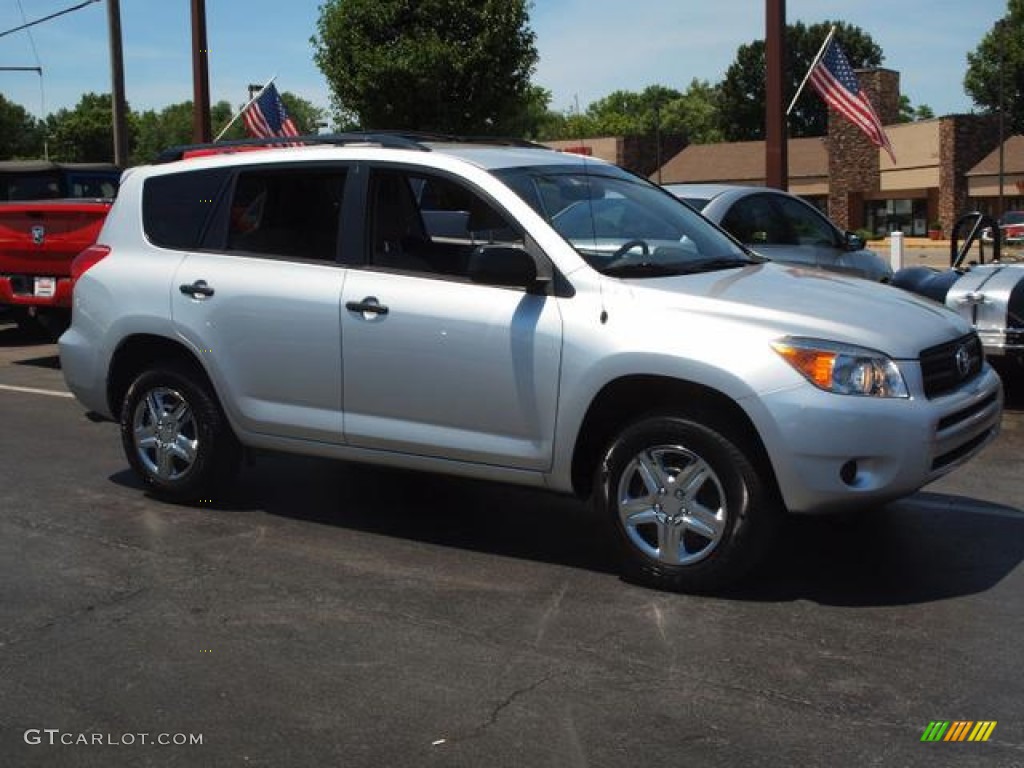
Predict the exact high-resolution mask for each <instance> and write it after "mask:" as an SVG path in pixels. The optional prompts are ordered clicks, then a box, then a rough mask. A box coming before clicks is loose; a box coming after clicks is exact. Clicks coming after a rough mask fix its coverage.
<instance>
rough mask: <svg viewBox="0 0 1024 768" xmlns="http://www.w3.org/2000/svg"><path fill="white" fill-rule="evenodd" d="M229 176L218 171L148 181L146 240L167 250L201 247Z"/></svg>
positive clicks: (144, 201)
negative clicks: (206, 228) (209, 221)
mask: <svg viewBox="0 0 1024 768" xmlns="http://www.w3.org/2000/svg"><path fill="white" fill-rule="evenodd" d="M227 177H228V171H227V169H217V170H209V171H188V172H185V173H175V174H171V175H169V176H155V177H153V178H151V179H147V180H146V183H145V186H144V187H143V189H142V225H143V227H144V228H145V231H146V237H148V238H149V240H150V242H152V243H153V244H154V245H159V246H161V247H163V248H175V249H179V250H190V249H194V248H198V247H199V240H200V237H201V236H202V234H203V229H205V227H206V222H207V221H208V220H209V218H210V214H211V212H212V211H213V206H214V203H215V202H216V200H217V197H218V195H219V194H220V190H221V188H222V187H223V186H224V182H225V180H226V179H227Z"/></svg>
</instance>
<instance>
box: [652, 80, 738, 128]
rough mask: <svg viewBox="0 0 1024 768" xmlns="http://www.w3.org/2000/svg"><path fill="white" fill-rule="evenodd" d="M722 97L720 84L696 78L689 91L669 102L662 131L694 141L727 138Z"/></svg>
mask: <svg viewBox="0 0 1024 768" xmlns="http://www.w3.org/2000/svg"><path fill="white" fill-rule="evenodd" d="M719 98H720V95H719V88H718V86H714V85H711V83H709V82H708V81H707V80H697V79H696V78H694V79H693V80H691V81H690V87H689V88H687V89H686V92H685V93H683V94H682V95H681V96H680V97H679V98H677V99H673V100H672V101H669V102H668V103H667V104H665V106H664V107H663V109H662V110H661V130H662V131H663V132H664V133H679V134H682V135H683V136H685V137H686V138H687V141H689V142H690V143H691V144H714V143H716V142H719V141H723V140H724V139H723V134H722V130H721V128H720V127H719V122H720V121H719V106H718V102H719Z"/></svg>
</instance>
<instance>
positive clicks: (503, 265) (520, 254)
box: [466, 245, 551, 293]
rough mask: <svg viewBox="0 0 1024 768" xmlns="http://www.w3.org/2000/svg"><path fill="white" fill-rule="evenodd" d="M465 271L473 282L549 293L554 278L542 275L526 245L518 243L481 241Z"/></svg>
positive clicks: (528, 291) (471, 255) (470, 257)
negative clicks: (497, 243)
mask: <svg viewBox="0 0 1024 768" xmlns="http://www.w3.org/2000/svg"><path fill="white" fill-rule="evenodd" d="M466 273H467V275H468V277H469V279H470V280H472V281H473V282H474V283H482V284H484V285H497V286H501V287H507V288H525V289H526V291H527V293H547V289H548V286H549V285H550V283H551V279H550V278H547V277H543V276H541V275H540V274H539V273H538V271H537V262H536V261H534V258H533V256H531V255H530V254H529V253H528V252H527V251H526V249H525V248H521V247H519V246H516V245H481V246H478V247H476V248H474V249H473V252H472V253H471V254H470V256H469V264H468V265H467V268H466Z"/></svg>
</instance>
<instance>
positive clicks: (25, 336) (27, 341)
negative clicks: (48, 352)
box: [0, 319, 56, 347]
mask: <svg viewBox="0 0 1024 768" xmlns="http://www.w3.org/2000/svg"><path fill="white" fill-rule="evenodd" d="M55 341H56V339H55V338H54V337H53V336H52V335H50V334H49V333H47V332H46V331H44V330H34V329H33V330H31V331H26V330H23V329H22V328H20V327H19V326H17V325H15V324H13V323H6V324H5V323H4V322H3V320H2V319H0V347H34V346H39V345H42V344H53V343H54V342H55Z"/></svg>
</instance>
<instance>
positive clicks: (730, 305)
mask: <svg viewBox="0 0 1024 768" xmlns="http://www.w3.org/2000/svg"><path fill="white" fill-rule="evenodd" d="M615 282H617V283H619V287H620V288H622V287H623V286H625V285H627V284H628V289H627V290H629V291H630V292H631V294H632V299H634V300H637V301H640V302H642V303H643V305H644V306H645V307H648V308H649V309H652V310H653V309H660V310H664V311H681V312H687V313H695V314H697V315H699V316H700V317H701V318H703V319H707V320H710V319H712V318H715V317H717V318H719V319H721V320H722V321H723V322H738V323H742V324H744V325H748V326H749V329H748V333H751V334H759V335H763V336H766V337H772V338H777V337H779V336H783V335H791V336H809V337H814V338H819V339H827V340H831V341H838V342H844V343H848V344H856V345H859V346H862V347H868V348H871V349H875V350H878V351H881V352H884V353H886V354H888V355H889V356H891V357H894V358H898V359H915V358H917V357H918V355H919V354H920V352H921V350H922V349H926V348H928V347H931V346H934V345H936V344H941V343H944V342H947V341H950V340H951V339H955V338H958V337H960V336H963V335H964V334H966V333H969V332H970V331H971V327H970V325H969V324H968V323H967V322H966V321H964V320H963V319H962V318H960V317H959V316H958V315H957V314H956V313H955V312H952V311H951V310H948V309H946V308H945V307H944V306H942V305H940V304H937V303H935V302H933V301H929V300H928V299H923V298H920V297H918V296H915V295H913V294H911V293H909V292H907V291H904V290H901V289H899V288H893V287H892V286H888V285H881V284H877V283H872V282H869V281H866V280H860V279H857V278H850V277H844V276H842V275H835V274H829V273H823V272H821V271H820V270H811V269H800V268H798V267H791V266H786V265H784V264H773V263H766V264H757V265H751V266H747V267H744V268H741V269H725V270H720V271H716V272H708V273H704V274H694V275H681V276H678V277H666V278H653V279H645V280H630V281H615Z"/></svg>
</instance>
